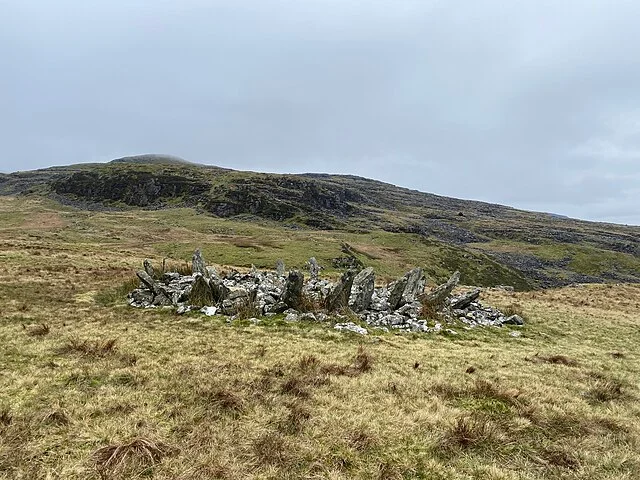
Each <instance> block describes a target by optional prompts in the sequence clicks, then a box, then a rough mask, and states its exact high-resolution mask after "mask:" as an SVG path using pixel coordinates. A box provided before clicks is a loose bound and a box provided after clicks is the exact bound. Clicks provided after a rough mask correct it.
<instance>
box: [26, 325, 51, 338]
mask: <svg viewBox="0 0 640 480" xmlns="http://www.w3.org/2000/svg"><path fill="white" fill-rule="evenodd" d="M50 331H51V327H50V326H49V325H48V324H46V323H41V324H40V325H36V326H35V327H31V328H28V329H27V335H29V336H30V337H44V336H45V335H48V334H49V332H50Z"/></svg>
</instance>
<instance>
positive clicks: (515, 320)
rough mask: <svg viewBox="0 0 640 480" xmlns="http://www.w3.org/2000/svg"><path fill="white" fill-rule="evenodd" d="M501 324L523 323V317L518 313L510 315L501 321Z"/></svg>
mask: <svg viewBox="0 0 640 480" xmlns="http://www.w3.org/2000/svg"><path fill="white" fill-rule="evenodd" d="M502 324H503V325H524V319H523V318H522V317H521V316H520V315H511V316H510V317H508V318H507V319H506V320H504V321H503V322H502Z"/></svg>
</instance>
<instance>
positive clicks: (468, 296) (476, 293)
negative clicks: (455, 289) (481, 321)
mask: <svg viewBox="0 0 640 480" xmlns="http://www.w3.org/2000/svg"><path fill="white" fill-rule="evenodd" d="M478 297H480V289H478V288H476V289H475V290H472V291H470V292H467V293H465V294H464V295H461V296H459V297H457V298H454V299H453V300H451V308H453V309H458V310H464V309H465V308H467V307H469V306H470V305H471V304H472V303H473V302H475V301H476V300H477V299H478Z"/></svg>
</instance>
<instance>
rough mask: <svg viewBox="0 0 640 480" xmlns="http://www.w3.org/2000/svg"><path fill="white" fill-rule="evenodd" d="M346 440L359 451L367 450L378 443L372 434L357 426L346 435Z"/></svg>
mask: <svg viewBox="0 0 640 480" xmlns="http://www.w3.org/2000/svg"><path fill="white" fill-rule="evenodd" d="M348 441H349V445H351V446H352V447H353V448H354V449H355V450H357V451H359V452H363V451H365V450H369V449H370V448H373V447H374V446H375V445H376V444H377V443H378V442H377V441H376V439H375V438H374V437H373V435H371V433H370V432H369V431H368V430H367V429H365V428H358V429H357V430H355V431H353V432H351V433H350V434H349V436H348Z"/></svg>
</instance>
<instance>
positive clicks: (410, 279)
mask: <svg viewBox="0 0 640 480" xmlns="http://www.w3.org/2000/svg"><path fill="white" fill-rule="evenodd" d="M405 277H406V278H407V283H406V285H405V287H404V291H403V292H402V300H401V301H400V304H401V305H400V306H402V305H406V304H407V303H412V302H415V301H416V298H417V297H418V294H420V293H422V290H424V275H423V274H422V269H421V268H419V267H418V268H414V269H413V270H411V271H410V272H408V273H407V274H405Z"/></svg>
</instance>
